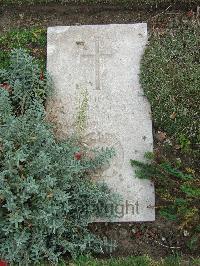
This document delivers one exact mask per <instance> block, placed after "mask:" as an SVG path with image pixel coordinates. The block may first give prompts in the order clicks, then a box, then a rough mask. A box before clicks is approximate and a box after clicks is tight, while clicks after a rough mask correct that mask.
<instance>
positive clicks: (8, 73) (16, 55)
mask: <svg viewBox="0 0 200 266" xmlns="http://www.w3.org/2000/svg"><path fill="white" fill-rule="evenodd" d="M0 78H1V80H2V84H3V83H6V84H8V85H7V86H10V89H11V90H12V93H11V95H10V98H11V101H12V104H13V105H14V106H15V109H16V112H17V113H22V114H23V113H24V112H25V111H26V110H27V109H29V108H30V106H31V105H32V104H33V103H34V102H40V103H44V100H45V99H46V98H47V96H50V94H51V83H50V79H49V78H48V77H47V75H46V74H44V73H43V72H42V70H41V69H40V68H39V66H38V64H37V63H35V62H34V60H33V58H32V57H31V56H30V55H29V54H26V53H25V51H24V50H22V49H18V50H17V51H16V50H13V51H12V52H11V57H10V66H9V67H8V68H7V70H0Z"/></svg>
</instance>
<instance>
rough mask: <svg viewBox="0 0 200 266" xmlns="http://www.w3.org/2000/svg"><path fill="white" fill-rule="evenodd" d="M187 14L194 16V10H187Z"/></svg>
mask: <svg viewBox="0 0 200 266" xmlns="http://www.w3.org/2000/svg"><path fill="white" fill-rule="evenodd" d="M187 16H188V17H189V18H191V17H192V16H193V11H192V10H190V11H188V12H187Z"/></svg>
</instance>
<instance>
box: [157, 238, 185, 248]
mask: <svg viewBox="0 0 200 266" xmlns="http://www.w3.org/2000/svg"><path fill="white" fill-rule="evenodd" d="M155 242H156V243H157V244H159V245H160V246H163V247H165V248H170V249H179V248H181V247H170V246H167V245H164V244H162V243H160V242H158V241H156V240H155Z"/></svg>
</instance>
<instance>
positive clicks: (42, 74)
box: [40, 72, 44, 80]
mask: <svg viewBox="0 0 200 266" xmlns="http://www.w3.org/2000/svg"><path fill="white" fill-rule="evenodd" d="M40 80H44V73H43V72H41V73H40Z"/></svg>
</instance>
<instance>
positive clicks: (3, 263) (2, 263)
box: [0, 260, 8, 266]
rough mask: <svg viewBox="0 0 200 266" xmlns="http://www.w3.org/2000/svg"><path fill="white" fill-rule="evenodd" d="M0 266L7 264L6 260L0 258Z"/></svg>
mask: <svg viewBox="0 0 200 266" xmlns="http://www.w3.org/2000/svg"><path fill="white" fill-rule="evenodd" d="M0 266H8V264H7V262H6V261H3V260H0Z"/></svg>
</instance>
